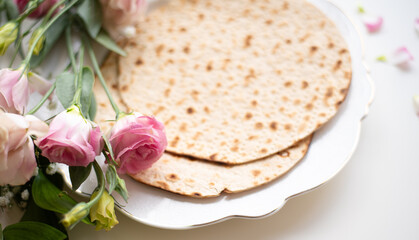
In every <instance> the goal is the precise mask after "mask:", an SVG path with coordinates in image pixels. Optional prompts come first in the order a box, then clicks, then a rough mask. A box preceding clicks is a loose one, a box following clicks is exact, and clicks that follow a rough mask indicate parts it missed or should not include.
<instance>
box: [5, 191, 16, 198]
mask: <svg viewBox="0 0 419 240" xmlns="http://www.w3.org/2000/svg"><path fill="white" fill-rule="evenodd" d="M13 195H14V194H13V193H12V192H10V191H9V192H7V193H6V194H4V196H5V197H7V198H8V199H12V197H13Z"/></svg>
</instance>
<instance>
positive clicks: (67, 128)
mask: <svg viewBox="0 0 419 240" xmlns="http://www.w3.org/2000/svg"><path fill="white" fill-rule="evenodd" d="M37 145H38V146H39V148H40V149H41V150H42V155H43V156H45V157H47V158H48V159H49V160H50V161H51V162H59V163H64V164H67V165H68V166H87V165H88V164H89V163H91V162H93V161H94V159H95V157H96V156H97V155H99V154H100V152H101V151H102V148H103V139H102V134H101V132H100V128H99V126H97V125H96V124H95V123H93V122H90V121H88V120H86V119H85V118H83V116H82V115H81V113H80V109H79V108H78V107H76V106H72V107H70V108H69V109H67V110H65V111H63V112H61V113H60V114H58V115H57V116H56V117H55V118H54V119H53V120H52V122H51V124H50V128H49V132H48V134H47V135H46V136H45V137H43V138H41V139H39V140H38V141H37Z"/></svg>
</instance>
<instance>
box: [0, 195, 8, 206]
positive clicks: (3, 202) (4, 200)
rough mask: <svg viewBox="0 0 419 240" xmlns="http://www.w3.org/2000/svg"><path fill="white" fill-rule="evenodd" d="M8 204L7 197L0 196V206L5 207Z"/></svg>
mask: <svg viewBox="0 0 419 240" xmlns="http://www.w3.org/2000/svg"><path fill="white" fill-rule="evenodd" d="M9 204H10V200H9V199H8V198H7V197H5V196H2V197H0V207H7V206H8V205H9Z"/></svg>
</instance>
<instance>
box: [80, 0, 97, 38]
mask: <svg viewBox="0 0 419 240" xmlns="http://www.w3.org/2000/svg"><path fill="white" fill-rule="evenodd" d="M101 8H102V7H101V5H100V3H99V1H98V0H84V1H83V2H82V3H81V4H80V5H79V7H78V8H77V14H78V15H79V17H80V18H81V20H82V21H83V22H84V25H85V27H86V30H87V32H88V33H89V35H90V36H91V37H92V38H96V36H97V35H98V34H99V31H100V28H101V27H102V10H101Z"/></svg>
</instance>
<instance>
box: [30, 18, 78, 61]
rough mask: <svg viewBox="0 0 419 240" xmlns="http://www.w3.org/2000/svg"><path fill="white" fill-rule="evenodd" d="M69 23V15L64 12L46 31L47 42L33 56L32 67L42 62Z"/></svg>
mask: <svg viewBox="0 0 419 240" xmlns="http://www.w3.org/2000/svg"><path fill="white" fill-rule="evenodd" d="M69 23H70V21H69V16H68V15H67V14H64V15H62V16H61V17H59V18H58V19H57V21H56V22H54V23H53V24H52V25H51V27H49V28H48V30H47V31H46V32H45V42H44V46H43V48H42V50H41V51H40V52H39V54H38V55H35V56H32V58H31V61H30V65H31V67H33V68H36V67H38V66H39V65H40V64H41V63H42V61H43V60H44V59H45V57H46V56H47V55H48V53H49V52H50V51H51V49H52V48H53V47H54V46H55V43H56V42H57V40H58V39H59V38H60V36H61V35H62V33H63V32H64V29H65V28H66V27H67V26H68V24H69Z"/></svg>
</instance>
